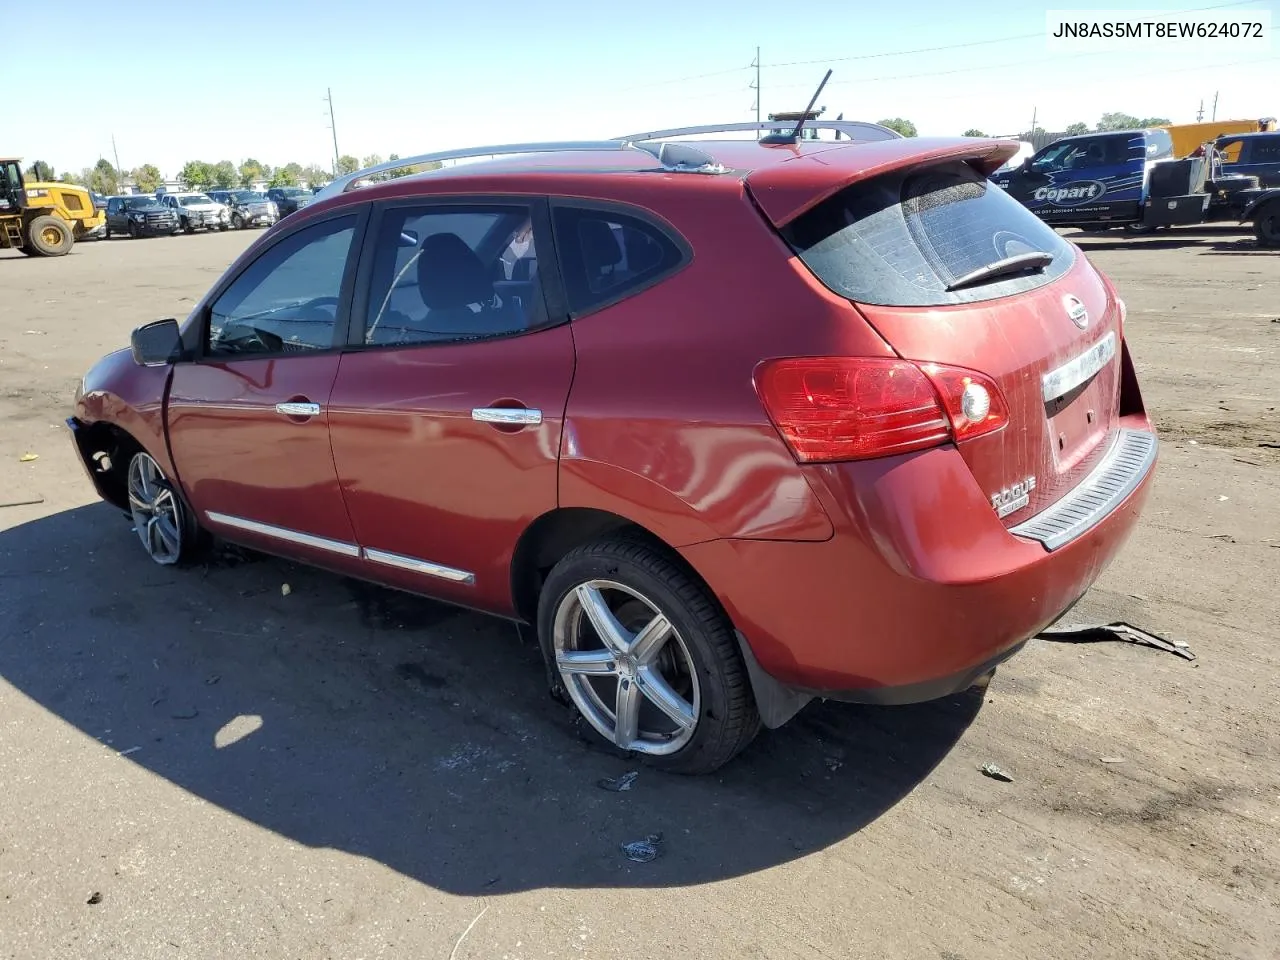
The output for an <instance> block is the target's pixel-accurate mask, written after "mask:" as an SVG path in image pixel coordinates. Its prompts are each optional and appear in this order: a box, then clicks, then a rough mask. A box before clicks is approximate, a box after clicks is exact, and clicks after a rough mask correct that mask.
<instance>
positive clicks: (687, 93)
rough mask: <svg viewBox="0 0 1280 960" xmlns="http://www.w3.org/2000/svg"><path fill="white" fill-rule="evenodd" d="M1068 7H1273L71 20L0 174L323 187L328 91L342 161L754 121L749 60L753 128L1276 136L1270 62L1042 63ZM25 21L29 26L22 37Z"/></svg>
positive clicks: (313, 2) (1173, 56) (328, 12)
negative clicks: (99, 172) (226, 171)
mask: <svg viewBox="0 0 1280 960" xmlns="http://www.w3.org/2000/svg"><path fill="white" fill-rule="evenodd" d="M1064 7H1065V8H1069V9H1087V8H1098V9H1108V10H1114V9H1130V10H1146V11H1161V12H1164V13H1166V14H1167V13H1171V12H1173V11H1179V10H1183V11H1187V10H1197V11H1202V10H1206V9H1208V8H1226V9H1223V11H1222V12H1223V13H1229V14H1231V15H1233V16H1239V15H1242V14H1247V13H1248V12H1249V11H1250V10H1263V11H1269V12H1270V15H1271V17H1272V19H1273V20H1275V21H1276V26H1277V27H1280V0H1245V2H1235V3H1226V2H1225V0H1201V2H1199V3H1197V2H1196V0H1165V2H1155V0H1147V2H1144V3H1137V4H1134V3H1128V4H1126V3H1124V2H1123V0H1112V2H1110V3H1097V2H1094V0H1075V2H1069V3H1068V2H1064V0H1059V2H1057V3H1052V4H1044V3H1037V2H1017V3H1015V2H1010V0H1006V2H1004V3H956V2H954V0H900V2H897V3H884V2H879V3H871V2H868V0H841V2H832V0H803V2H799V3H790V4H788V3H778V2H768V3H766V2H764V0H736V2H733V3H723V2H722V3H708V2H692V3H690V2H684V3H664V4H654V3H629V4H622V3H617V2H609V3H602V2H590V0H542V2H540V3H536V4H535V3H530V2H528V0H523V2H518V0H484V2H480V3H476V2H472V3H450V4H446V3H442V2H440V0H378V2H377V3H371V4H368V5H363V4H337V3H334V2H333V0H308V2H307V3H305V4H304V3H300V2H298V0H275V2H273V3H270V4H267V3H262V2H260V0H252V2H251V0H223V2H221V3H219V4H218V5H217V16H216V18H213V19H211V18H209V17H207V16H204V15H195V16H192V17H189V18H187V17H184V16H183V15H182V14H181V13H180V12H178V11H179V9H180V8H179V7H178V6H177V5H173V4H164V5H161V4H154V3H146V4H139V3H133V2H130V0H122V2H120V3H115V4H111V5H107V6H104V5H103V4H101V3H98V2H94V3H89V2H87V0H64V2H62V3H59V4H58V8H57V9H58V13H57V15H56V20H57V21H58V23H59V24H65V23H67V22H75V21H80V22H82V23H83V24H85V25H86V27H88V29H89V30H91V31H92V33H93V34H94V35H95V36H96V37H97V38H98V48H97V52H96V56H91V57H84V56H82V54H81V53H80V52H79V51H74V52H68V53H66V54H65V55H59V56H58V57H57V62H58V63H59V64H61V65H63V66H67V65H71V64H78V65H79V69H74V70H73V69H58V70H54V71H50V70H48V69H47V57H48V55H49V54H48V50H47V49H46V47H45V45H44V44H31V45H30V46H29V49H28V50H26V51H24V50H23V47H22V45H21V44H10V45H9V58H8V65H9V69H8V75H9V76H10V77H30V76H39V77H40V78H41V79H40V84H39V98H38V99H39V102H40V104H42V105H44V106H41V107H39V108H37V107H34V106H33V107H31V108H28V109H23V110H21V111H20V112H18V113H17V114H16V115H15V114H13V113H11V112H8V111H6V113H7V114H8V115H6V116H5V117H4V118H3V122H0V153H2V154H10V155H17V156H22V157H24V158H25V161H26V162H27V163H30V162H31V161H33V160H35V159H41V160H44V161H46V162H47V163H50V164H51V165H52V166H53V167H54V168H55V170H58V171H62V170H75V171H78V170H80V169H81V168H83V167H86V166H90V165H92V164H93V163H94V162H95V161H97V159H98V158H99V157H106V158H107V159H109V160H113V159H114V158H113V154H112V137H113V136H114V138H115V146H116V149H117V150H118V154H119V164H120V166H121V167H123V168H124V169H126V170H128V169H131V168H133V167H136V166H139V165H141V164H144V163H151V164H155V165H156V166H158V167H159V168H160V170H161V173H162V174H163V175H165V176H166V177H170V176H174V175H176V174H177V172H178V171H179V170H180V169H181V167H182V165H183V164H184V163H185V162H186V161H188V160H204V161H207V162H216V161H219V160H223V159H226V160H231V161H232V162H233V163H236V164H238V163H240V162H241V161H242V160H244V159H246V158H249V157H252V158H254V159H257V160H259V161H261V162H263V163H267V164H271V165H273V166H279V165H283V164H285V163H288V162H291V161H296V162H297V163H300V164H302V165H303V166H306V165H308V164H311V163H316V164H318V165H320V166H322V167H324V168H326V169H328V168H329V167H331V166H332V160H333V155H334V150H333V132H332V130H331V128H330V124H329V113H328V105H327V103H326V101H325V96H326V91H327V90H328V89H332V93H333V108H334V118H335V120H336V128H337V130H336V132H337V140H338V147H339V150H340V152H341V153H343V154H352V155H355V156H357V157H364V156H367V155H369V154H373V153H377V154H380V155H381V156H383V157H386V156H387V155H388V154H389V153H392V152H395V153H399V154H400V155H401V156H409V155H412V154H416V153H427V152H430V151H433V150H441V149H447V148H451V147H461V146H474V145H480V144H498V143H513V142H525V141H529V140H561V139H594V138H601V137H613V136H619V135H624V134H627V133H633V132H639V131H643V130H653V129H661V128H664V127H674V126H682V125H692V124H702V123H715V122H721V121H738V120H753V119H755V103H756V92H755V91H754V90H753V89H751V88H750V84H751V83H752V82H753V81H754V80H755V77H756V71H755V69H753V68H752V67H751V66H750V65H751V64H752V62H753V60H754V59H755V56H756V48H757V46H759V48H760V62H761V69H760V71H759V74H760V86H761V90H760V107H761V115H762V116H764V117H767V115H768V113H769V112H771V111H783V110H799V109H803V107H804V106H805V104H806V103H807V102H808V99H809V97H810V95H811V94H812V92H813V90H814V88H816V86H817V84H818V82H819V81H820V80H821V79H822V75H823V73H824V72H825V71H826V69H827V68H828V67H830V68H831V69H832V70H833V71H834V73H833V74H832V77H831V81H830V82H829V83H828V85H827V88H826V90H825V91H824V92H823V94H822V96H821V98H820V100H819V105H820V106H826V108H827V113H826V114H825V116H826V117H829V118H834V117H835V116H836V114H838V113H842V112H843V114H844V116H845V118H846V119H857V120H872V121H874V120H880V119H883V118H887V117H904V118H906V119H908V120H910V121H912V122H913V123H914V124H915V125H916V126H917V128H918V129H919V132H920V133H921V134H922V135H959V134H961V133H963V132H964V131H965V130H967V129H969V128H971V127H973V128H977V129H980V130H982V131H984V132H986V133H988V134H996V135H1000V134H1012V133H1016V132H1018V131H1021V130H1025V129H1027V128H1028V127H1029V125H1030V122H1031V118H1032V115H1033V113H1034V115H1035V117H1036V122H1037V124H1038V125H1039V126H1042V127H1044V128H1045V129H1047V130H1060V129H1062V128H1064V127H1065V126H1066V125H1068V124H1070V123H1073V122H1076V121H1083V122H1086V123H1089V124H1090V125H1092V124H1095V123H1096V122H1097V120H1098V118H1099V117H1100V116H1101V115H1102V114H1103V113H1104V112H1110V111H1122V112H1125V113H1129V114H1132V115H1134V116H1138V117H1149V116H1164V117H1169V118H1170V119H1172V120H1174V121H1175V122H1191V121H1194V120H1195V119H1196V111H1197V108H1198V107H1199V106H1200V104H1201V102H1202V101H1203V102H1204V105H1205V119H1206V120H1207V119H1209V116H1210V110H1211V107H1212V101H1213V98H1214V96H1215V94H1216V95H1217V96H1218V98H1219V99H1218V111H1217V118H1218V119H1227V118H1232V119H1236V118H1254V117H1260V116H1280V43H1274V44H1272V45H1271V47H1270V49H1263V48H1261V47H1260V46H1259V45H1257V44H1253V45H1245V44H1241V43H1233V42H1229V41H1225V42H1220V43H1219V44H1218V46H1212V47H1200V48H1197V49H1196V50H1195V51H1193V52H1185V53H1180V52H1177V51H1171V50H1170V49H1168V48H1167V47H1158V46H1157V45H1156V44H1151V45H1149V46H1139V47H1137V48H1135V49H1131V50H1128V51H1124V52H1114V51H1111V52H1106V51H1104V52H1099V51H1096V50H1089V49H1080V50H1078V51H1077V48H1069V49H1067V50H1062V49H1053V48H1051V47H1050V45H1049V44H1048V42H1047V41H1046V38H1045V33H1046V17H1045V14H1046V10H1049V9H1062V8H1064ZM40 17H41V14H40V13H39V9H38V7H33V8H28V13H27V15H26V18H25V19H26V23H27V26H28V27H31V26H32V22H33V21H38V20H39V19H40ZM43 32H44V31H39V30H37V31H34V33H33V34H30V35H38V34H42V33H43ZM201 55H204V56H206V57H207V59H205V60H203V61H201V60H198V59H197V57H198V56H201ZM15 60H16V62H15ZM9 102H10V103H12V102H14V101H13V98H9ZM59 119H63V120H66V121H67V122H66V123H59V122H57V121H58V120H59Z"/></svg>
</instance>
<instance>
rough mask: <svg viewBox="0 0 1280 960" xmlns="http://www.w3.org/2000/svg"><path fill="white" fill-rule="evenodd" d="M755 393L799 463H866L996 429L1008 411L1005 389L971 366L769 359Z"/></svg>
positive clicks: (849, 359)
mask: <svg viewBox="0 0 1280 960" xmlns="http://www.w3.org/2000/svg"><path fill="white" fill-rule="evenodd" d="M755 386H756V392H757V393H758V394H759V395H760V400H761V402H762V403H763V404H764V407H765V410H766V412H767V413H768V414H769V418H770V419H771V420H772V421H773V423H774V425H775V426H776V427H777V428H778V431H779V432H780V433H781V434H782V438H783V439H784V440H785V441H786V443H787V446H789V447H790V448H791V451H792V453H793V454H794V455H795V458H796V459H797V460H798V461H800V462H801V463H825V462H832V461H838V460H863V459H867V458H869V457H884V456H889V455H891V454H896V453H908V452H910V451H912V450H923V449H926V448H928V447H936V446H938V445H939V444H943V443H947V442H950V441H952V440H965V439H969V438H972V437H975V436H979V435H981V434H983V433H990V432H991V431H993V430H998V429H999V428H1000V427H1002V426H1004V425H1005V423H1007V422H1008V419H1009V412H1008V407H1007V406H1006V405H1005V401H1004V397H1003V396H1002V395H1001V393H1000V390H999V388H998V387H997V386H996V385H995V383H994V382H993V381H992V380H991V379H990V378H989V377H985V376H983V375H982V374H980V373H975V372H974V371H972V370H962V369H959V368H957V367H948V366H943V365H941V364H935V363H930V364H916V363H912V362H911V361H909V360H889V359H883V358H863V357H795V358H784V359H779V360H766V361H765V362H763V363H762V364H760V366H759V367H757V369H756V374H755Z"/></svg>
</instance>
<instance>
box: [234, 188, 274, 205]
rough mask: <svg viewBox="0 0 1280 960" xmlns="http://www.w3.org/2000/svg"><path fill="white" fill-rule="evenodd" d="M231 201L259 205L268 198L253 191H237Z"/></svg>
mask: <svg viewBox="0 0 1280 960" xmlns="http://www.w3.org/2000/svg"><path fill="white" fill-rule="evenodd" d="M231 199H232V200H238V201H240V203H257V202H258V201H259V200H265V199H267V198H266V197H265V196H263V195H262V194H260V193H256V192H254V191H253V190H237V191H236V192H235V193H233V194H232V195H231Z"/></svg>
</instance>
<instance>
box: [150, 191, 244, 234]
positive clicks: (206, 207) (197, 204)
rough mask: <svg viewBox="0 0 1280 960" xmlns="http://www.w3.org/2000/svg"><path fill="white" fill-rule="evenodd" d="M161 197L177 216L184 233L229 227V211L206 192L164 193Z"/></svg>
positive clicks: (227, 228)
mask: <svg viewBox="0 0 1280 960" xmlns="http://www.w3.org/2000/svg"><path fill="white" fill-rule="evenodd" d="M162 199H163V201H164V203H165V204H166V205H168V207H169V209H170V210H172V211H173V212H174V214H175V215H176V216H177V217H178V224H179V226H181V228H182V229H183V231H185V232H186V233H193V232H195V231H196V230H229V229H230V228H231V212H230V211H229V210H228V209H227V208H226V207H225V206H223V205H222V204H220V203H216V202H214V200H213V199H212V198H210V197H209V196H208V195H207V194H203V193H166V194H164V196H163V198H162Z"/></svg>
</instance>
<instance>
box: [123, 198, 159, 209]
mask: <svg viewBox="0 0 1280 960" xmlns="http://www.w3.org/2000/svg"><path fill="white" fill-rule="evenodd" d="M155 205H156V198H155V197H148V196H137V197H125V198H124V208H125V209H126V210H141V209H142V208H143V207H154V206H155Z"/></svg>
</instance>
